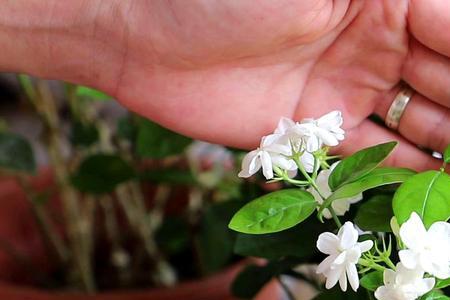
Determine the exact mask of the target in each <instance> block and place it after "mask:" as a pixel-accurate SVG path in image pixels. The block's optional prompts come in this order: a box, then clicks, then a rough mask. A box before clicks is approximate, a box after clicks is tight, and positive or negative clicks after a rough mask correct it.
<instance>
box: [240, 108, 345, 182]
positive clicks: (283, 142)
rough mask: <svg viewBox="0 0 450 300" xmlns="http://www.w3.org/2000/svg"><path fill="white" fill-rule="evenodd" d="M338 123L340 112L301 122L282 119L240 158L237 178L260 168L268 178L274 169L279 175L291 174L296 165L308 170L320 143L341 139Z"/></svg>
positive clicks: (341, 133)
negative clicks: (240, 162)
mask: <svg viewBox="0 0 450 300" xmlns="http://www.w3.org/2000/svg"><path fill="white" fill-rule="evenodd" d="M342 123H343V119H342V114H341V112H340V111H333V112H330V113H328V114H326V115H324V116H322V117H320V118H318V119H316V120H314V119H305V120H303V121H301V122H294V121H292V120H291V119H288V118H282V119H281V120H280V122H279V123H278V127H277V128H276V129H275V131H274V132H273V133H272V134H270V135H267V136H264V137H263V138H262V139H261V143H260V146H259V148H258V149H256V150H253V151H251V152H249V153H248V154H247V155H246V156H245V157H244V160H243V161H242V171H241V172H240V173H239V177H244V178H247V177H250V176H252V175H253V174H255V173H256V172H258V171H259V170H260V169H261V168H262V171H263V174H264V177H266V179H268V180H269V179H272V178H274V171H275V173H277V174H280V175H281V172H282V171H286V172H287V174H288V175H289V176H291V177H293V176H295V174H296V171H297V168H302V169H304V170H306V172H308V173H312V172H313V171H314V167H316V169H317V168H318V167H319V165H317V164H315V162H316V159H315V158H314V154H315V153H316V152H317V151H319V150H320V149H321V148H322V147H323V146H336V145H338V144H339V141H341V140H343V139H344V133H345V132H344V130H343V129H342V128H341V126H342Z"/></svg>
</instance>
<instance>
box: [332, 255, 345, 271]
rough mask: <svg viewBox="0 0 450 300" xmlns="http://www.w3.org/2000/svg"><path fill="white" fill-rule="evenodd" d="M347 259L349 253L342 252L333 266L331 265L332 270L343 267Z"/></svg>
mask: <svg viewBox="0 0 450 300" xmlns="http://www.w3.org/2000/svg"><path fill="white" fill-rule="evenodd" d="M346 259H347V251H343V252H341V254H339V255H338V256H337V257H336V259H335V260H334V262H333V264H332V265H331V268H332V269H333V268H338V267H339V265H343V264H344V263H345V261H346Z"/></svg>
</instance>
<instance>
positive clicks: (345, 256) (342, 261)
mask: <svg viewBox="0 0 450 300" xmlns="http://www.w3.org/2000/svg"><path fill="white" fill-rule="evenodd" d="M372 247H373V242H372V241H364V242H361V243H358V231H357V230H356V229H355V227H354V226H353V224H352V223H351V222H346V223H345V224H344V225H343V226H342V227H341V229H339V232H338V234H337V235H335V234H333V233H331V232H324V233H322V234H321V235H320V236H319V239H318V240H317V248H318V249H319V250H320V252H322V253H325V254H328V255H329V256H328V257H327V258H326V259H325V260H324V261H323V262H321V263H320V264H319V266H318V267H317V273H322V274H323V275H325V277H326V278H327V280H326V283H325V287H326V288H327V289H331V288H332V287H333V286H335V285H336V283H337V282H338V281H339V285H340V287H341V289H342V290H343V291H344V292H345V291H346V290H347V278H348V281H349V282H350V286H351V287H352V289H353V290H354V291H356V290H357V289H358V287H359V277H358V271H357V270H356V264H357V263H358V260H359V258H360V257H361V254H362V253H363V252H366V251H369V250H370V249H371V248H372Z"/></svg>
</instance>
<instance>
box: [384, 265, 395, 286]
mask: <svg viewBox="0 0 450 300" xmlns="http://www.w3.org/2000/svg"><path fill="white" fill-rule="evenodd" d="M395 276H396V274H395V271H394V270H391V269H386V270H384V273H383V282H384V284H385V285H392V284H394V283H395Z"/></svg>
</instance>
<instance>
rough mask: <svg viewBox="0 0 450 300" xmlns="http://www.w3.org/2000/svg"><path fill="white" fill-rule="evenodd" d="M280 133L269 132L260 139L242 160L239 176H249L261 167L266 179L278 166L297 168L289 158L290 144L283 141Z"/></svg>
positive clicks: (288, 169)
mask: <svg viewBox="0 0 450 300" xmlns="http://www.w3.org/2000/svg"><path fill="white" fill-rule="evenodd" d="M283 138H284V136H283V135H281V134H271V135H268V136H265V137H263V138H262V139H261V144H260V147H259V148H258V149H256V150H253V151H251V152H249V153H247V155H246V156H245V157H244V159H243V161H242V170H241V172H239V175H238V176H239V177H244V178H247V177H250V176H252V175H253V174H255V173H256V172H258V171H259V169H261V168H262V169H263V174H264V177H266V179H268V180H269V179H272V178H273V169H274V167H278V168H280V169H283V170H287V171H291V172H292V171H294V170H296V169H297V166H296V164H295V162H294V161H293V160H292V159H289V156H291V155H292V151H291V148H290V146H289V145H288V144H287V143H286V142H284V141H283Z"/></svg>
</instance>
